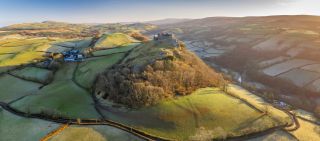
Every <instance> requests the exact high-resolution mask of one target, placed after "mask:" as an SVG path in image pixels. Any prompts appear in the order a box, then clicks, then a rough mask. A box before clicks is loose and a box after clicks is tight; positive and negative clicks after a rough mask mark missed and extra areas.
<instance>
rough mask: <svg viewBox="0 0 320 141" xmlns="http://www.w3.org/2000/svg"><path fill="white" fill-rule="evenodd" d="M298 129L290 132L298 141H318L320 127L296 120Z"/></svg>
mask: <svg viewBox="0 0 320 141" xmlns="http://www.w3.org/2000/svg"><path fill="white" fill-rule="evenodd" d="M298 121H299V123H300V128H299V129H298V130H296V131H293V132H291V134H293V135H294V136H296V137H297V138H298V139H299V140H300V141H319V140H320V126H319V125H315V124H313V123H310V122H308V121H304V120H302V119H300V118H298Z"/></svg>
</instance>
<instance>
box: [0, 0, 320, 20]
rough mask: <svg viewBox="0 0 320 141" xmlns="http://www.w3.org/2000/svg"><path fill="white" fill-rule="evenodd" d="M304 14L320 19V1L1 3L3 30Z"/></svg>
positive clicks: (29, 0)
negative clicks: (42, 25)
mask: <svg viewBox="0 0 320 141" xmlns="http://www.w3.org/2000/svg"><path fill="white" fill-rule="evenodd" d="M301 14H303V15H320V2H319V0H0V26H4V25H9V24H14V23H26V22H41V21H47V20H52V21H61V22H71V23H114V22H141V21H150V20H159V19H166V18H192V19H195V18H204V17H215V16H228V17H243V16H266V15H301Z"/></svg>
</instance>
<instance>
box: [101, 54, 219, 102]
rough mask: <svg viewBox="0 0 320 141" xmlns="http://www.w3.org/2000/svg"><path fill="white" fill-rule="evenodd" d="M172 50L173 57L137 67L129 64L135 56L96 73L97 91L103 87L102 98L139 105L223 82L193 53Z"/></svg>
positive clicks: (189, 92)
mask: <svg viewBox="0 0 320 141" xmlns="http://www.w3.org/2000/svg"><path fill="white" fill-rule="evenodd" d="M159 53H161V52H159ZM162 53H163V52H162ZM173 54H175V56H174V57H169V58H164V59H159V60H156V61H154V62H150V63H149V64H147V65H144V66H140V67H141V69H138V70H139V71H137V69H136V68H137V65H132V63H133V62H132V61H134V59H131V60H132V61H128V62H126V63H122V64H120V65H117V66H115V67H114V68H112V69H111V70H109V71H107V72H106V73H105V74H103V75H101V76H100V77H98V80H97V85H96V87H99V88H96V91H97V89H98V91H99V92H98V93H99V94H101V93H102V92H101V91H103V94H102V96H103V97H104V98H108V99H111V100H113V101H115V102H119V103H122V104H126V105H128V106H130V107H141V106H148V105H153V104H156V103H158V102H159V101H161V100H163V99H166V98H170V97H173V96H176V95H188V94H191V93H192V92H193V91H194V90H196V89H198V88H204V87H210V86H219V85H220V84H225V82H224V79H223V77H222V75H221V74H219V73H216V72H215V71H213V70H212V69H211V68H209V67H208V66H207V65H206V64H205V63H204V62H202V61H201V60H200V59H199V58H198V57H196V56H195V55H194V54H191V53H190V52H188V51H186V50H184V49H183V50H182V51H180V53H173ZM138 57H139V55H138ZM101 87H102V88H101Z"/></svg>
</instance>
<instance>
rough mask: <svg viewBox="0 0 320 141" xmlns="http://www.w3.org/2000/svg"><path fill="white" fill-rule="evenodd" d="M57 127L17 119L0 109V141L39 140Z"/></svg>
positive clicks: (41, 121) (55, 125) (42, 122)
mask: <svg viewBox="0 0 320 141" xmlns="http://www.w3.org/2000/svg"><path fill="white" fill-rule="evenodd" d="M58 126H59V125H58V124H56V123H52V122H48V121H43V120H38V119H28V118H23V117H19V116H16V115H13V114H11V113H9V112H7V111H5V110H3V109H1V108H0V138H1V139H0V140H3V141H17V140H19V141H33V140H40V139H41V138H42V137H44V136H45V135H46V134H48V133H49V132H51V131H52V130H54V129H56V128H57V127H58Z"/></svg>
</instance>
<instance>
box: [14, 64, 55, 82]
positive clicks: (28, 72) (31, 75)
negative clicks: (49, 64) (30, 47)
mask: <svg viewBox="0 0 320 141" xmlns="http://www.w3.org/2000/svg"><path fill="white" fill-rule="evenodd" d="M10 73H11V74H12V75H14V76H17V77H20V78H23V79H26V80H31V81H36V82H39V83H49V82H50V80H51V79H52V76H53V72H52V71H50V70H47V69H41V68H36V67H26V68H23V69H19V70H14V71H12V72H10Z"/></svg>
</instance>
